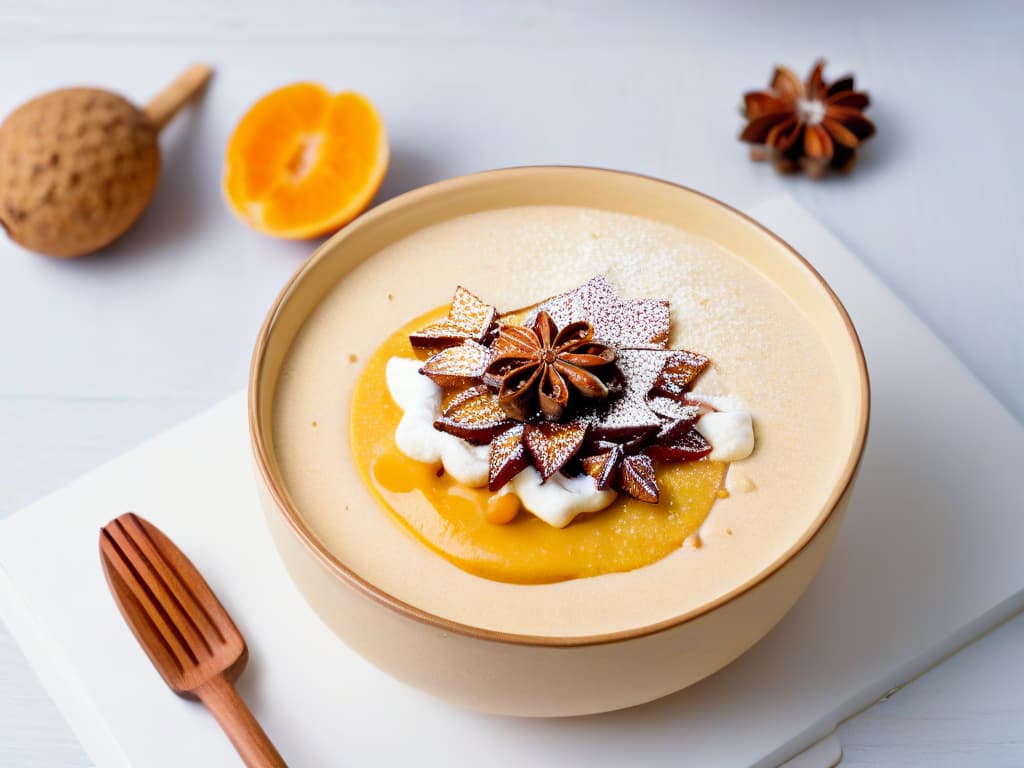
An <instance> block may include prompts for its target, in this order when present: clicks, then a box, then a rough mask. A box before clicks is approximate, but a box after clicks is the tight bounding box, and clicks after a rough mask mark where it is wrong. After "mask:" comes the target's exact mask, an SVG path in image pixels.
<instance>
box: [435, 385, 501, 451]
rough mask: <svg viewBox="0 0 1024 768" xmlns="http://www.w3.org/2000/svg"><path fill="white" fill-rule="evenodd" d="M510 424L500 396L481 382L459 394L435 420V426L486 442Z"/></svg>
mask: <svg viewBox="0 0 1024 768" xmlns="http://www.w3.org/2000/svg"><path fill="white" fill-rule="evenodd" d="M510 424H511V422H510V421H509V419H508V417H507V416H506V415H505V412H504V411H503V410H501V406H499V405H498V396H497V395H496V394H495V393H493V392H491V390H489V389H488V388H487V387H485V386H482V385H481V386H478V387H470V388H469V389H467V390H465V391H464V392H460V393H459V394H457V395H456V396H455V397H454V398H453V399H452V401H451V402H450V403H448V406H447V407H446V408H445V409H444V411H443V412H442V413H441V418H439V419H438V420H437V421H435V422H434V428H435V429H439V430H441V431H442V432H447V433H448V434H450V435H455V436H456V437H461V438H462V439H463V440H469V441H470V442H471V443H481V444H482V443H487V442H490V441H491V439H492V438H493V437H494V436H495V435H496V434H498V433H499V432H501V431H502V430H503V429H506V428H507V427H508V426H509V425H510Z"/></svg>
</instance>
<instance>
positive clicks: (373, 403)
mask: <svg viewBox="0 0 1024 768" xmlns="http://www.w3.org/2000/svg"><path fill="white" fill-rule="evenodd" d="M447 309H448V308H447V307H446V306H445V307H440V308H438V309H436V310H434V311H432V312H429V313H427V314H426V315H424V316H422V317H419V318H417V319H416V320H413V321H412V322H410V323H408V324H407V325H406V326H404V327H402V328H399V329H398V330H397V331H396V332H395V333H394V334H393V335H391V336H390V337H389V338H388V339H387V340H386V341H385V342H384V343H383V344H382V345H381V346H380V347H379V348H378V349H377V351H376V352H375V353H374V354H373V356H372V357H371V358H370V359H369V360H368V361H367V363H366V367H365V369H364V370H363V371H362V373H361V374H360V377H359V380H358V381H357V382H356V387H355V391H354V393H353V396H352V418H351V440H352V451H353V454H354V456H355V460H356V465H357V467H358V469H359V472H360V474H361V475H362V477H363V480H364V481H365V482H366V483H367V485H368V486H369V487H370V488H372V489H373V491H374V493H375V494H376V495H377V497H378V498H379V499H380V500H381V502H382V503H383V505H384V507H385V508H386V509H387V510H388V511H389V512H390V513H391V515H392V517H393V518H394V519H395V520H396V521H397V522H398V523H399V524H400V525H402V526H403V527H404V528H405V529H406V530H407V531H408V532H409V533H411V534H412V535H413V536H415V537H416V538H417V539H419V540H420V541H421V542H422V543H424V544H426V545H427V546H428V547H430V548H431V549H433V550H434V551H435V552H437V553H438V554H440V555H441V556H442V557H444V558H445V559H447V560H448V561H450V562H451V563H453V564H454V565H456V566H458V567H459V568H462V569H463V570H465V571H468V572H470V573H473V574H476V575H478V576H483V577H485V578H488V579H493V580H496V581H505V582H513V583H518V584H546V583H551V582H557V581H566V580H568V579H576V578H583V577H586V576H597V575H600V574H604V573H615V572H621V571H631V570H634V569H636V568H641V567H643V566H645V565H649V564H651V563H654V562H657V561H658V560H661V559H662V558H663V557H665V556H666V555H668V554H669V553H671V552H673V551H675V550H676V549H678V548H679V547H680V546H681V545H682V543H683V541H684V540H685V539H687V537H689V536H691V535H693V534H695V533H696V532H697V530H698V529H699V528H700V526H701V524H702V523H703V522H704V519H705V518H706V517H707V515H708V513H709V512H710V511H711V507H712V505H713V504H714V502H715V500H716V499H717V498H719V490H720V489H721V488H722V483H723V481H724V479H725V472H726V465H725V464H722V463H719V462H711V461H708V460H707V459H702V460H700V461H695V462H689V463H685V464H668V465H663V466H661V467H659V469H658V483H659V485H660V486H661V501H660V502H659V503H658V504H646V503H644V502H641V501H637V500H635V499H632V498H630V497H628V496H626V495H624V494H620V496H619V498H618V499H617V500H616V501H615V503H613V504H612V505H611V506H610V507H608V508H606V509H603V510H601V511H600V512H596V513H594V514H591V515H581V516H579V517H577V518H576V520H574V521H573V522H572V523H571V524H569V525H568V526H567V527H565V528H562V529H558V528H552V527H551V526H549V525H548V524H547V523H545V522H543V521H541V520H539V519H537V518H536V517H534V516H533V515H531V514H530V513H529V512H527V511H525V510H522V511H520V512H519V514H518V515H516V516H515V517H514V519H512V520H511V522H508V523H507V524H498V523H499V522H500V521H501V520H502V519H503V517H504V516H507V513H508V512H509V510H508V509H507V508H506V507H504V503H498V500H497V499H494V498H493V497H494V494H492V493H491V492H489V491H488V490H487V489H486V488H467V487H466V486H464V485H462V484H460V483H458V482H456V481H455V480H453V479H452V478H451V477H449V476H448V475H447V474H445V473H443V472H441V473H438V471H437V468H436V467H433V466H430V465H428V464H423V463H420V462H417V461H413V460H412V459H410V458H408V457H406V456H405V455H404V454H402V453H401V452H400V451H399V450H398V448H397V446H396V445H395V440H394V435H395V427H397V426H398V422H399V420H400V419H401V417H402V412H401V410H400V409H399V408H398V406H397V405H395V404H394V402H392V400H391V397H390V395H389V394H388V389H387V384H386V381H385V375H384V368H385V365H386V364H387V361H388V360H389V359H390V358H392V357H395V356H399V357H415V356H416V355H415V353H414V352H413V349H412V345H411V344H410V343H409V339H408V336H409V334H410V333H411V332H412V331H415V330H417V329H419V328H422V327H423V326H424V325H426V324H427V323H429V322H431V321H433V320H436V319H437V318H439V317H443V316H444V314H445V313H446V312H447ZM490 520H494V521H495V522H490Z"/></svg>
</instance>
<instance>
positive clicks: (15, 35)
mask: <svg viewBox="0 0 1024 768" xmlns="http://www.w3.org/2000/svg"><path fill="white" fill-rule="evenodd" d="M627 5H628V4H625V3H620V4H612V3H603V2H602V3H596V2H589V3H587V2H583V1H582V0H580V1H579V2H573V3H558V4H551V3H548V2H543V1H542V0H529V1H525V0H520V2H509V3H504V4H489V5H485V4H483V3H477V2H472V1H471V0H463V1H461V2H460V1H459V0H449V1H448V2H444V3H435V4H433V5H431V6H428V4H421V3H417V2H415V1H414V0H402V1H401V2H392V3H364V4H358V3H353V2H343V1H341V0H320V2H317V1H316V0H306V2H300V1H299V0H289V2H287V3H282V2H277V1H276V0H247V1H245V2H242V1H241V0H233V1H232V2H227V1H226V0H221V1H220V2H217V3H210V2H205V1H202V0H178V1H177V2H175V3H158V2H155V1H153V0H150V1H149V2H142V1H141V0H136V1H135V2H132V1H131V0H123V1H122V2H111V3H101V2H98V1H97V2H91V3H86V2H79V3H75V2H71V0H65V1H64V2H61V0H34V2H29V3H26V2H24V0H0V113H6V112H7V111H9V110H10V109H11V108H13V107H14V106H16V105H17V104H18V103H20V102H21V101H23V100H25V99H26V98H28V97H30V96H32V95H34V94H36V93H37V92H40V91H42V90H46V89H48V88H51V87H57V86H60V85H65V84H71V83H97V84H104V85H108V86H112V87H115V88H117V89H119V90H122V91H123V92H125V93H126V94H128V95H129V96H131V97H133V98H135V99H136V100H139V101H142V100H144V99H145V98H146V97H147V96H148V95H149V94H151V93H152V92H154V91H155V90H156V89H157V88H158V87H160V86H161V85H162V84H163V81H165V80H168V79H170V78H171V77H172V76H173V75H174V74H175V73H176V71H177V70H178V69H180V68H182V67H183V66H184V65H186V64H187V63H189V62H191V61H193V60H205V61H209V62H211V63H213V64H214V65H215V66H216V67H217V68H218V75H217V78H216V80H215V81H214V84H213V87H212V88H211V90H210V92H209V94H208V97H207V99H206V101H205V103H204V104H203V105H202V107H201V108H200V109H199V110H197V111H195V112H193V113H191V114H189V115H188V116H187V117H185V118H184V119H182V120H180V121H179V122H178V123H177V124H175V125H174V126H173V127H172V129H171V130H170V131H168V133H167V134H166V135H165V137H164V148H165V161H166V163H165V164H166V174H165V177H164V179H163V181H162V183H161V187H160V190H159V192H158V194H157V198H156V200H155V202H154V204H153V207H152V208H151V210H150V211H149V212H148V213H147V215H146V216H145V217H144V219H143V220H142V221H141V223H140V224H139V226H138V227H137V228H136V229H135V230H134V231H133V232H132V233H131V234H130V235H129V236H128V237H126V238H125V239H124V240H123V241H122V242H121V243H119V244H118V245H117V246H115V247H114V248H112V249H110V250H109V251H108V252H107V253H105V254H103V255H101V256H99V257H96V258H92V259H88V260H84V261H81V262H76V263H58V262H53V261H49V260H46V259H42V258H37V257H34V256H31V255H29V254H26V253H24V252H22V251H20V250H18V249H17V248H15V247H14V246H13V245H11V244H9V243H7V242H0V328H2V329H3V336H2V338H3V346H2V353H3V354H2V363H0V430H2V436H0V515H5V514H9V513H11V512H13V511H14V510H16V509H18V508H19V507H21V506H23V505H24V504H26V503H27V502H29V501H31V500H33V499H35V498H37V497H38V496H40V495H41V494H43V493H45V492H46V491H48V490H51V489H53V488H55V487H57V486H59V485H61V484H63V483H64V482H65V481H67V480H70V479H71V478H72V477H74V476H76V475H78V474H80V473H82V472H84V471H86V470H88V469H90V468H91V467H93V466H94V465H96V464H98V463H100V462H102V461H104V460H106V459H108V458H111V457H113V456H115V455H117V454H118V453H120V452H121V451H123V450H125V449H127V448H129V447H131V446H132V445H134V444H135V443H137V442H139V441H140V440H142V439H143V438H145V437H146V436H148V435H150V434H152V433H154V432H156V431H158V430H160V429H162V428H165V427H168V426H170V425H171V424H173V423H174V422H176V421H178V420H180V419H182V418H184V417H186V416H188V415H190V414H191V413H193V412H194V411H196V410H198V409H199V408H201V407H202V406H205V405H208V404H210V403H212V402H214V401H216V400H217V399H219V398H221V397H222V396H224V395H226V394H227V393H228V392H230V391H232V390H234V389H237V388H238V387H240V386H242V385H243V384H244V381H245V375H246V368H247V363H248V355H249V350H250V345H251V343H252V340H253V338H254V336H255V332H256V329H257V327H258V324H259V322H260V321H261V320H262V315H263V313H264V311H265V310H266V308H267V306H268V305H269V303H270V301H271V299H272V297H273V295H274V294H275V293H276V291H277V289H278V287H279V286H280V284H281V283H282V282H283V281H284V280H285V278H286V277H287V276H288V275H289V274H290V273H291V271H292V270H293V269H294V268H295V267H296V266H297V265H298V264H299V262H300V261H301V259H302V258H303V257H304V256H305V255H306V254H307V253H308V252H309V250H310V246H309V245H308V244H289V243H278V242H274V241H271V240H269V239H266V238H264V237H262V236H259V235H256V234H254V233H252V232H250V231H248V230H246V229H244V228H243V227H241V226H240V225H238V224H237V223H236V222H234V220H233V219H232V218H231V217H230V215H229V214H228V213H227V212H226V209H225V208H224V206H223V204H222V203H221V202H220V199H219V189H218V178H219V173H220V163H221V154H222V149H223V145H224V142H225V140H226V138H227V135H228V133H229V131H230V128H231V125H232V123H233V121H234V120H235V119H237V117H238V115H239V114H240V113H241V111H242V110H243V109H244V108H245V106H246V105H247V104H248V103H250V102H251V101H252V100H254V99H255V98H256V97H257V96H258V95H260V94H261V93H262V92H264V91H266V90H268V89H269V88H271V87H273V86H276V85H279V84H282V83H285V82H289V81H292V80H298V79H317V80H321V81H323V82H325V83H327V84H329V85H330V86H332V87H334V88H337V89H344V88H355V89H358V90H361V91H363V92H365V93H367V94H368V95H370V96H371V97H372V98H373V99H374V100H375V101H376V102H377V103H378V105H379V107H380V108H381V110H382V112H383V114H384V117H385V119H386V121H387V123H388V125H389V129H390V136H391V141H392V146H393V164H392V170H391V173H390V175H389V177H388V180H387V181H386V183H385V187H384V189H383V191H382V195H381V197H382V198H385V197H390V196H393V195H395V194H398V193H400V192H402V191H405V190H407V189H411V188H413V187H416V186H419V185H421V184H424V183H427V182H430V181H434V180H437V179H441V178H444V177H447V176H452V175H456V174H459V173H464V172H468V171H472V170H480V169H485V168H490V167H497V166H507V165H519V164H530V163H545V162H548V163H574V164H588V165H601V166H607V167H617V168H625V169H629V170H634V171H639V172H643V173H649V174H652V175H656V176H661V177H665V178H668V179H672V180H675V181H679V182H682V183H685V184H687V185H690V186H693V187H696V188H698V189H701V190H703V191H706V192H709V193H711V194H713V195H716V196H718V197H720V198H722V199H724V200H726V201H728V202H731V203H733V204H736V205H739V206H744V205H749V204H751V203H753V202H755V201H756V200H758V199H760V198H762V197H764V196H766V195H768V194H770V193H774V192H777V191H779V190H782V189H784V190H788V191H790V192H791V193H792V194H794V195H796V196H797V197H798V198H799V199H800V201H801V202H802V203H803V204H804V205H805V206H807V207H808V208H809V209H810V210H812V211H813V212H814V213H815V214H816V215H817V216H819V217H820V218H821V219H822V220H823V221H824V222H825V223H826V224H827V225H828V226H830V227H831V228H832V229H833V230H834V231H836V232H837V233H838V234H839V235H840V237H841V238H843V239H844V240H845V241H846V242H847V243H848V244H849V245H850V246H851V247H852V248H853V249H854V250H855V251H856V252H857V253H859V254H860V255H861V256H862V258H863V259H864V260H865V261H866V262H867V263H868V264H869V265H870V266H871V267H873V268H874V269H875V270H876V271H877V272H878V273H879V274H880V275H882V277H883V278H884V279H885V280H886V281H887V282H888V283H889V284H890V285H891V286H892V287H893V288H894V289H895V290H896V292H897V293H898V294H900V295H901V296H902V297H903V298H904V299H905V300H906V301H907V303H908V304H909V305H910V306H911V307H913V308H914V309H915V310H916V311H917V312H918V313H919V314H920V315H921V316H922V317H923V318H924V319H925V320H926V321H927V322H928V323H929V324H930V325H931V326H932V327H933V328H934V329H935V330H936V331H937V332H938V334H939V335H940V336H941V337H942V338H943V339H945V340H946V342H947V343H948V344H949V345H950V346H951V347H952V348H953V349H954V350H955V351H956V352H957V353H958V354H959V355H960V357H961V358H962V359H963V360H964V361H965V362H967V363H968V365H970V366H971V367H972V368H973V370H975V371H976V372H977V374H978V376H979V378H981V379H982V381H984V383H985V384H986V385H987V386H988V387H989V388H990V389H991V390H992V391H993V392H994V393H995V394H996V395H997V396H998V397H999V398H1000V399H1002V401H1003V402H1004V403H1005V404H1006V405H1007V406H1008V407H1009V409H1010V410H1011V411H1012V412H1013V413H1014V414H1015V415H1016V416H1017V417H1018V418H1022V419H1024V388H1022V387H1021V385H1020V382H1021V381H1022V380H1024V310H1022V308H1021V296H1022V295H1024V256H1022V254H1021V248H1020V244H1019V235H1018V231H1019V223H1020V215H1021V210H1022V203H1024V194H1022V191H1024V181H1022V179H1024V160H1022V158H1021V150H1020V146H1019V144H1020V140H1019V135H1020V126H1021V125H1022V124H1024V106H1022V105H1024V102H1022V100H1021V99H1020V98H1019V97H1017V96H1016V95H1015V93H1016V91H1017V90H1019V84H1020V82H1021V81H1022V80H1024V47H1022V46H1021V44H1020V39H1021V38H1022V37H1024V8H1022V7H1021V6H1020V5H1019V4H1017V3H1013V2H1007V3H1002V4H995V3H973V4H971V5H970V7H969V9H968V7H967V5H966V4H959V5H956V6H954V5H953V4H939V3H929V4H923V3H922V4H920V6H917V5H916V4H913V3H908V4H903V5H902V6H901V7H892V6H896V5H897V4H893V3H888V2H874V1H871V2H862V3H860V4H858V5H855V6H849V5H847V6H844V7H843V8H839V7H838V6H837V7H835V8H830V7H829V4H828V3H822V2H817V3H809V2H807V3H801V2H790V3H784V4H778V3H773V4H768V3H753V2H751V3H744V4H740V5H738V6H737V7H734V8H731V9H727V10H726V9H722V8H718V7H717V6H718V5H719V4H717V3H712V2H708V3H699V4H691V5H686V6H684V5H683V4H681V3H676V4H670V3H668V2H665V3H654V2H651V3H647V4H646V5H645V6H644V8H643V9H640V8H639V5H640V4H636V5H637V8H635V9H633V8H628V7H627ZM780 5H782V6H784V9H781V10H780V8H779V6H780ZM960 5H962V6H963V7H960ZM945 6H949V7H945ZM822 54H823V55H826V56H828V57H830V60H831V65H830V68H829V72H830V73H831V74H832V75H833V76H835V75H838V74H840V73H841V72H843V71H845V70H847V69H853V70H855V71H856V73H857V75H858V78H859V82H860V83H861V84H863V86H864V87H866V88H867V89H869V90H870V91H871V93H872V95H873V97H874V102H875V103H874V105H873V107H872V109H871V112H870V114H871V116H872V117H873V118H874V119H875V120H876V122H877V123H878V125H879V128H880V133H879V137H878V138H877V139H876V140H874V141H873V142H872V143H871V144H869V145H868V149H867V150H866V151H865V152H864V154H863V158H862V162H861V165H860V167H859V169H858V170H857V172H856V174H855V175H854V176H852V177H850V178H847V179H829V180H826V181H823V182H818V183H814V182H809V181H806V180H804V179H799V178H779V177H776V176H775V175H773V173H772V172H771V171H770V169H769V168H767V167H764V166H761V165H753V164H751V163H749V162H748V161H747V160H746V152H745V149H744V148H743V147H742V146H741V145H739V144H738V143H737V142H736V141H735V138H734V137H735V134H736V133H737V132H738V130H739V127H740V123H739V119H738V117H737V115H736V111H735V107H736V104H737V103H738V99H739V95H740V93H741V92H742V91H743V90H745V89H747V88H750V87H755V86H760V85H761V84H762V82H763V81H764V80H765V78H767V76H768V73H769V71H770V67H771V65H772V64H773V63H774V62H776V61H785V62H788V63H791V64H792V65H793V66H795V67H797V68H799V69H800V70H804V69H805V68H806V67H807V66H808V65H809V64H810V63H811V61H812V60H813V58H814V57H816V56H818V55H822ZM808 256H810V258H811V259H812V261H813V254H808ZM935 384H936V386H942V382H936V383H935ZM965 408H966V409H967V411H968V412H969V404H965ZM942 417H948V416H946V415H943V414H937V418H942ZM960 418H963V419H965V420H967V419H969V416H967V415H965V416H962V417H960ZM1022 649H1024V617H1021V618H1017V619H1016V620H1014V621H1011V622H1010V623H1008V624H1007V625H1005V626H1003V627H1001V628H999V629H997V630H996V631H995V632H993V633H992V634H991V635H989V636H988V637H986V638H984V639H983V640H981V641H980V642H978V643H976V644H975V645H973V646H972V647H970V648H968V649H967V650H965V651H963V652H962V653H960V654H958V655H957V656H955V657H954V658H952V659H950V660H949V661H947V662H946V663H945V664H943V665H941V666H940V667H939V668H937V669H936V670H934V671H932V672H930V673H929V674H927V675H925V676H924V677H923V678H921V679H920V680H918V681H917V682H915V683H913V684H912V685H910V686H909V687H908V688H906V689H904V690H903V691H902V692H900V693H899V694H897V695H896V696H894V697H893V698H891V699H890V700H888V701H886V702H884V703H883V704H880V705H878V706H876V707H874V708H872V709H871V710H869V711H867V712H865V713H864V714H862V715H861V716H859V717H858V718H856V719H854V720H852V721H850V722H848V723H847V724H845V725H844V726H843V727H842V729H841V736H842V741H843V744H844V747H845V753H846V762H845V763H844V764H845V765H928V766H942V765H950V766H953V765H985V766H998V765H1006V766H1010V765H1021V764H1024V663H1022V662H1024V650H1022ZM24 765H33V766H54V767H55V768H65V767H68V766H83V765H89V762H88V760H87V759H86V758H85V756H84V755H83V754H82V752H81V750H80V748H79V747H78V745H77V743H76V742H75V740H74V738H73V736H71V734H70V733H69V731H68V729H67V727H66V726H65V725H64V723H63V722H62V720H61V719H60V717H59V715H58V714H57V713H56V711H55V709H54V707H53V705H52V704H51V703H50V701H49V699H48V698H47V697H46V695H45V694H44V693H43V692H42V690H41V689H40V687H39V686H38V684H37V683H36V681H35V680H34V678H33V676H32V674H31V673H30V672H29V671H28V669H27V668H26V666H25V663H24V661H23V659H22V657H21V655H20V653H19V652H18V650H17V649H16V648H14V647H13V645H12V643H11V641H10V639H9V638H8V636H7V635H6V633H5V632H3V630H2V629H0V766H2V767H4V768H6V766H24Z"/></svg>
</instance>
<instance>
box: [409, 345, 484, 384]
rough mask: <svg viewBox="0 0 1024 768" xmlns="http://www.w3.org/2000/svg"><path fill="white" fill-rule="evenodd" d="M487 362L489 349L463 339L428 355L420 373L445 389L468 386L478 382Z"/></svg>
mask: <svg viewBox="0 0 1024 768" xmlns="http://www.w3.org/2000/svg"><path fill="white" fill-rule="evenodd" d="M489 362H491V350H489V349H488V348H487V347H485V346H484V345H483V344H479V343H477V342H475V341H464V342H463V343H462V344H459V345H458V346H457V347H447V348H446V349H442V350H441V351H440V352H438V353H436V354H434V355H431V356H430V357H428V358H427V360H426V362H424V363H423V367H422V368H420V373H422V374H423V375H424V376H429V377H430V379H431V380H432V381H433V382H434V383H435V384H437V385H438V386H439V387H443V388H445V389H455V388H457V387H468V386H472V385H473V384H479V383H480V377H481V376H483V373H484V369H485V368H487V364H488V363H489Z"/></svg>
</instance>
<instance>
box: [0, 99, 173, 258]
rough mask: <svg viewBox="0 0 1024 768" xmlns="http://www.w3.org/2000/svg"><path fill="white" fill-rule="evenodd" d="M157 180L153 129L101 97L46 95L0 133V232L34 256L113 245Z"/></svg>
mask: <svg viewBox="0 0 1024 768" xmlns="http://www.w3.org/2000/svg"><path fill="white" fill-rule="evenodd" d="M159 177H160V148H159V145H158V143H157V130H156V128H155V127H154V125H153V124H152V123H151V122H150V121H149V119H148V118H147V117H146V116H145V114H143V113H142V112H141V111H140V110H138V109H137V108H136V107H135V106H134V105H133V104H131V103H130V102H128V101H126V100H125V99H123V98H122V97H120V96H118V95H116V94H113V93H109V92H107V91H102V90H97V89H93V88H67V89H63V90H59V91H53V92H51V93H47V94H45V95H43V96H40V97H38V98H36V99H33V100H32V101H29V102H27V103H26V104H23V105H22V106H21V107H19V108H18V109H16V110H15V111H14V112H13V113H11V115H10V116H9V117H8V118H7V119H6V120H5V121H4V123H3V124H2V125H0V224H2V225H3V226H4V228H5V229H6V230H7V232H8V234H9V235H10V236H11V238H12V239H13V240H14V241H15V242H17V243H19V244H20V245H22V246H24V247H25V248H28V249H29V250H32V251H36V252H38V253H43V254H46V255H48V256H57V257H61V258H70V257H75V256H82V255H85V254H87V253H92V252H93V251H96V250H98V249H100V248H102V247H103V246H105V245H108V244H109V243H111V242H113V241H114V240H116V239H117V238H118V237H120V236H121V235H122V234H124V232H125V231H126V230H127V229H128V228H129V227H130V226H131V225H132V224H133V223H134V222H135V220H136V219H137V218H138V217H139V216H140V215H141V214H142V211H143V210H144V209H145V208H146V206H147V205H148V204H149V201H150V200H151V199H152V197H153V193H154V192H155V191H156V184H157V180H158V178H159Z"/></svg>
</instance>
